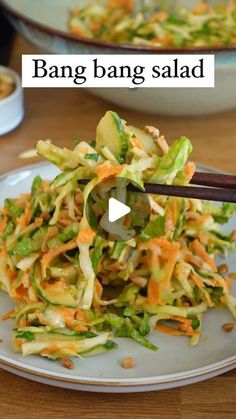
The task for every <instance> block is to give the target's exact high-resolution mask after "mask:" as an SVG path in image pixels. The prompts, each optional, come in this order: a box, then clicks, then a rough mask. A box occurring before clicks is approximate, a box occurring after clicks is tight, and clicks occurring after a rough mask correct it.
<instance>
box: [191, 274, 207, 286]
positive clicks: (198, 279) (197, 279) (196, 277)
mask: <svg viewBox="0 0 236 419" xmlns="http://www.w3.org/2000/svg"><path fill="white" fill-rule="evenodd" d="M191 279H192V280H193V281H194V282H195V284H196V285H197V287H198V288H201V289H202V288H204V282H203V280H202V279H201V278H200V277H199V276H197V275H194V274H192V275H191Z"/></svg>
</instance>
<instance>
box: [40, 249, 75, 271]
mask: <svg viewBox="0 0 236 419" xmlns="http://www.w3.org/2000/svg"><path fill="white" fill-rule="evenodd" d="M76 247H77V243H76V242H75V241H71V242H68V243H65V244H62V245H61V246H58V247H56V249H52V250H50V251H49V252H48V253H45V255H43V257H42V259H41V268H42V276H43V278H46V275H47V268H48V266H49V264H50V263H51V262H52V260H53V259H55V258H56V257H57V256H59V255H60V254H61V253H65V252H67V251H68V250H73V249H75V248H76Z"/></svg>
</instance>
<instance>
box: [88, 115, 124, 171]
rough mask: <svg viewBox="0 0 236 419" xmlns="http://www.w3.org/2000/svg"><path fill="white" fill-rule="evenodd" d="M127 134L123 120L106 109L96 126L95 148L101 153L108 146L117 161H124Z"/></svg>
mask: <svg viewBox="0 0 236 419" xmlns="http://www.w3.org/2000/svg"><path fill="white" fill-rule="evenodd" d="M128 139H129V134H128V132H127V127H126V125H125V122H124V121H123V120H122V119H121V118H120V117H119V115H117V113H116V112H113V111H108V112H106V114H105V115H104V117H103V118H102V119H101V120H100V122H99V124H98V126H97V135H96V148H97V150H98V151H99V152H100V153H101V154H102V149H103V147H108V148H109V150H110V151H111V152H112V153H113V155H114V156H115V158H116V159H117V160H118V161H119V163H124V160H125V156H126V153H127V150H128Z"/></svg>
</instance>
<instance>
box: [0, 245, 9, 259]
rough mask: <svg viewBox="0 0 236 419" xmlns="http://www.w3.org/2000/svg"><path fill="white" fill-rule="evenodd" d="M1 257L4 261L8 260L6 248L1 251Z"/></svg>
mask: <svg viewBox="0 0 236 419" xmlns="http://www.w3.org/2000/svg"><path fill="white" fill-rule="evenodd" d="M0 257H1V258H3V259H6V257H7V250H6V248H5V247H3V248H2V249H1V251H0Z"/></svg>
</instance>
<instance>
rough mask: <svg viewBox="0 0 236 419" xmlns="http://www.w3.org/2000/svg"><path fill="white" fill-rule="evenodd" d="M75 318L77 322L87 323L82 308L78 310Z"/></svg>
mask: <svg viewBox="0 0 236 419" xmlns="http://www.w3.org/2000/svg"><path fill="white" fill-rule="evenodd" d="M75 318H76V320H81V321H86V315H85V312H84V310H82V309H81V308H77V309H76V313H75Z"/></svg>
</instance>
